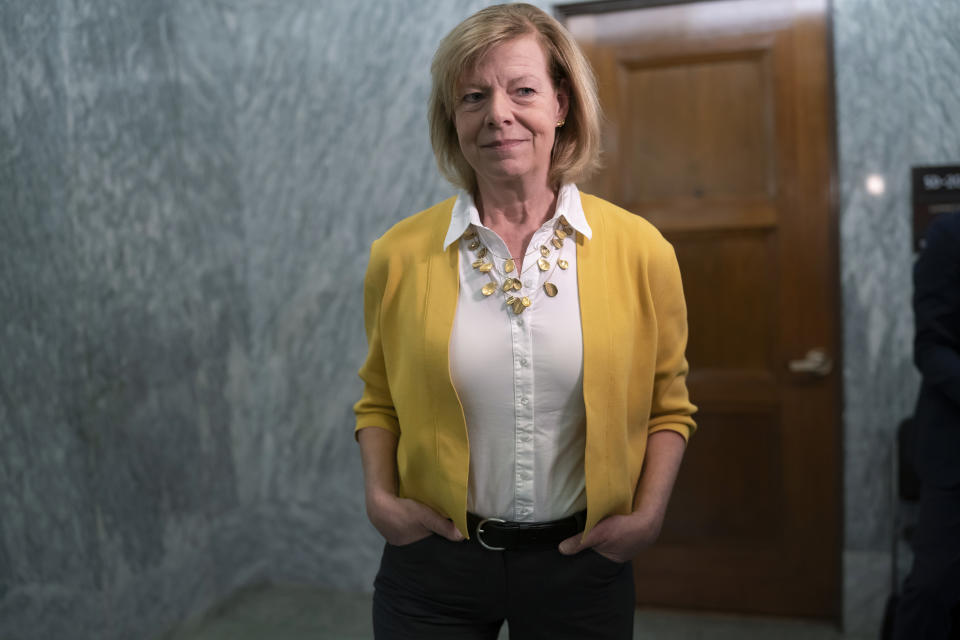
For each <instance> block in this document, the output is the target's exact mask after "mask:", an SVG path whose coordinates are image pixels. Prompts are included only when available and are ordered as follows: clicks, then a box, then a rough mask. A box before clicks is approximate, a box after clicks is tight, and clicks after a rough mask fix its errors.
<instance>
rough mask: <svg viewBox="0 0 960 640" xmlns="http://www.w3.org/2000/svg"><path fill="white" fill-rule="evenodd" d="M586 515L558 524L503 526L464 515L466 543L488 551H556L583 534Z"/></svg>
mask: <svg viewBox="0 0 960 640" xmlns="http://www.w3.org/2000/svg"><path fill="white" fill-rule="evenodd" d="M586 520H587V512H586V511H580V512H579V513H575V514H573V515H572V516H568V517H566V518H563V519H562V520H553V521H550V522H506V521H504V520H501V519H499V518H483V517H481V516H478V515H476V514H473V513H468V514H467V528H468V529H469V530H470V540H472V541H475V542H477V543H479V544H480V546H482V547H483V548H484V549H489V550H490V551H508V550H510V551H514V550H516V551H529V550H532V549H545V548H548V547H556V546H557V545H558V544H560V543H561V542H563V541H564V540H566V539H567V538H569V537H570V536H573V535H576V534H578V533H580V532H581V531H583V526H584V523H585V522H586Z"/></svg>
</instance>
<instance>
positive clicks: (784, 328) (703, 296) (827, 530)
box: [560, 0, 841, 620]
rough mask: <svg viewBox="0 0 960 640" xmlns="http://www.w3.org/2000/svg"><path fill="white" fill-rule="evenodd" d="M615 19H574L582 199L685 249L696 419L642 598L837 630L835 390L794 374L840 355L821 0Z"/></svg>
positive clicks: (728, 2) (835, 382)
mask: <svg viewBox="0 0 960 640" xmlns="http://www.w3.org/2000/svg"><path fill="white" fill-rule="evenodd" d="M636 4H637V5H642V4H643V3H641V2H638V3H636ZM623 5H624V3H623V2H619V3H617V6H618V7H622V6H623ZM608 6H609V3H603V2H600V3H595V4H593V5H576V8H575V9H571V10H570V12H569V13H567V14H566V15H565V17H566V21H567V26H568V27H569V28H570V30H571V31H572V32H573V34H574V36H575V37H576V38H577V39H578V41H579V42H580V43H581V46H583V48H584V51H585V52H586V53H587V55H588V57H589V58H590V60H591V62H592V64H593V65H594V69H595V70H596V73H597V77H598V82H599V88H600V96H601V101H602V102H603V106H604V109H605V111H606V115H607V125H606V127H605V130H604V148H605V169H604V171H603V172H602V173H601V174H600V175H599V176H598V177H597V178H596V179H595V180H593V181H592V182H591V183H589V184H585V185H582V188H583V189H584V190H585V191H588V192H593V193H596V194H597V195H600V196H602V197H605V198H607V199H609V200H611V201H613V202H615V203H617V204H619V205H621V206H623V207H624V208H626V209H628V210H630V211H633V212H634V213H637V214H638V215H642V216H644V217H645V218H647V219H648V220H650V221H651V222H652V223H653V224H655V225H656V226H657V227H658V228H659V229H660V230H661V232H663V233H664V235H665V236H666V237H667V239H668V240H670V242H671V243H672V244H673V245H674V247H675V249H676V252H677V258H678V261H679V263H680V268H681V272H682V274H683V280H684V292H685V295H686V299H687V305H688V311H689V323H690V342H689V347H688V352H687V355H688V359H689V360H690V365H691V374H690V378H689V386H690V391H691V396H692V399H693V401H694V402H695V403H696V404H697V405H698V406H699V407H700V411H699V413H698V414H697V416H696V418H697V421H698V423H699V425H700V430H699V431H698V433H697V434H696V435H695V436H694V438H693V439H692V440H691V442H690V446H689V448H688V452H687V455H686V459H685V460H684V465H683V469H682V470H681V473H680V477H679V479H678V482H677V487H676V490H675V493H674V497H673V500H672V503H671V506H670V510H669V513H668V514H667V520H666V523H665V525H664V530H663V532H662V535H661V539H660V541H659V542H658V543H657V544H656V545H655V546H654V547H653V548H651V549H650V550H648V551H646V552H644V553H643V554H641V556H640V557H638V559H637V560H636V562H635V563H634V566H635V574H636V581H637V598H638V603H639V604H641V605H666V606H671V607H688V608H706V609H718V610H726V611H738V612H758V613H774V614H787V615H802V616H811V617H821V618H832V619H834V620H837V619H839V612H840V522H841V520H840V514H841V509H840V497H839V496H840V495H841V484H840V447H839V442H840V431H839V429H840V426H839V425H840V418H839V417H840V395H839V382H840V381H839V376H838V373H837V369H836V368H835V369H834V370H833V371H832V372H830V373H828V374H827V375H824V376H817V375H812V374H796V373H792V372H791V371H790V370H789V367H788V365H789V362H790V360H792V359H795V358H799V357H802V356H803V354H805V353H806V352H807V351H808V350H809V349H810V348H812V347H821V348H823V349H824V350H825V351H826V352H827V353H828V354H830V356H831V357H833V358H834V359H836V358H837V348H838V344H839V321H838V318H839V311H838V299H839V298H838V295H837V287H838V276H837V273H838V271H837V250H836V220H835V217H834V216H835V213H834V208H833V206H832V200H831V193H832V192H831V184H832V179H833V174H834V159H833V144H834V143H833V137H832V136H833V119H832V118H833V116H832V101H831V93H830V90H829V88H830V78H831V73H830V69H829V65H828V41H827V28H826V12H827V6H826V0H718V1H712V2H699V3H696V2H695V3H682V4H677V5H672V6H657V7H653V8H638V9H633V10H618V11H614V12H604V11H603V10H604V9H605V8H606V7H608ZM584 7H587V8H586V9H585V8H584ZM591 10H593V11H595V13H582V12H583V11H591ZM560 12H561V14H563V9H562V7H561V9H560Z"/></svg>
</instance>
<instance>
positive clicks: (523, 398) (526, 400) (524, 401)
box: [520, 396, 530, 406]
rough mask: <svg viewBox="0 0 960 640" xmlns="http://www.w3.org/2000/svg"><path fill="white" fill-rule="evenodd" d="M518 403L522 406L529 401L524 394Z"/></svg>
mask: <svg viewBox="0 0 960 640" xmlns="http://www.w3.org/2000/svg"><path fill="white" fill-rule="evenodd" d="M520 404H522V405H523V406H527V405H528V404H530V401H529V400H528V399H527V397H526V396H524V397H522V398H520Z"/></svg>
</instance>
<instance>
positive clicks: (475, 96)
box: [463, 91, 483, 104]
mask: <svg viewBox="0 0 960 640" xmlns="http://www.w3.org/2000/svg"><path fill="white" fill-rule="evenodd" d="M481 100H483V94H482V93H480V92H479V91H472V92H470V93H468V94H467V95H465V96H463V101H464V102H466V103H467V104H476V103H477V102H480V101H481Z"/></svg>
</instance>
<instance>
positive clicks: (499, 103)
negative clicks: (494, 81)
mask: <svg viewBox="0 0 960 640" xmlns="http://www.w3.org/2000/svg"><path fill="white" fill-rule="evenodd" d="M509 123H510V106H509V102H508V99H507V96H506V95H504V93H503V92H502V91H494V92H493V93H492V94H491V95H490V100H488V101H487V117H486V122H485V124H486V125H487V126H488V127H501V126H503V125H506V124H509Z"/></svg>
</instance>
